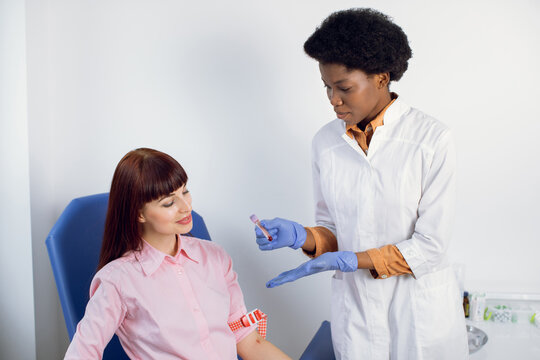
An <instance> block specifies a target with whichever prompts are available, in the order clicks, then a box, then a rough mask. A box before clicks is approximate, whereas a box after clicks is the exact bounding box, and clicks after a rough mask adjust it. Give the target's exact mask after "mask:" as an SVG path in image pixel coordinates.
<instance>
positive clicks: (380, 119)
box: [345, 92, 399, 139]
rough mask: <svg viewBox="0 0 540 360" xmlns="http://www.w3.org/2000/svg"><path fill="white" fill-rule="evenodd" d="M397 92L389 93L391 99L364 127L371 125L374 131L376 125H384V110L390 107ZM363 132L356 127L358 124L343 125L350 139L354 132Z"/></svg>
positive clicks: (352, 137)
mask: <svg viewBox="0 0 540 360" xmlns="http://www.w3.org/2000/svg"><path fill="white" fill-rule="evenodd" d="M398 96H399V95H398V94H396V93H393V92H392V93H390V97H391V99H392V101H390V102H389V103H388V105H386V106H385V107H384V109H382V110H381V111H380V112H379V113H378V114H377V116H375V118H374V119H373V120H371V121H370V122H369V124H368V125H367V126H366V129H367V128H368V126H369V125H371V128H372V131H375V129H376V128H377V127H378V126H381V125H384V114H385V113H386V110H387V109H388V108H389V107H390V105H392V104H393V103H394V101H396V99H397V98H398ZM355 131H356V132H363V131H362V130H360V128H359V127H358V124H354V125H346V127H345V132H346V134H347V135H348V136H349V137H350V138H351V139H354V132H355Z"/></svg>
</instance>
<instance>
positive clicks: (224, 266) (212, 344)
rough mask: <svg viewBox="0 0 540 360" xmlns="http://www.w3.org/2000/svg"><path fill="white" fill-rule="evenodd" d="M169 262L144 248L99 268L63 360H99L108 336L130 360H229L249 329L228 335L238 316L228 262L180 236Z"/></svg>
mask: <svg viewBox="0 0 540 360" xmlns="http://www.w3.org/2000/svg"><path fill="white" fill-rule="evenodd" d="M178 248H179V249H178V253H177V254H176V255H175V256H174V257H173V256H170V255H166V254H164V253H162V252H161V251H159V250H156V249H155V248H153V247H152V246H150V245H149V244H148V243H146V242H144V245H143V249H142V250H141V251H140V252H129V253H127V254H126V255H125V256H123V257H122V258H119V259H116V260H114V261H112V262H110V263H109V264H107V265H106V266H105V267H103V268H102V269H101V270H100V271H99V272H98V273H97V274H96V276H94V279H93V280H92V284H91V285H90V300H89V302H88V305H87V306H86V312H85V314H84V317H83V319H82V320H81V321H80V322H79V324H78V325H77V331H76V333H75V336H74V337H73V340H72V341H71V344H70V345H69V348H68V350H67V353H66V356H65V359H101V357H102V354H103V350H104V349H105V346H106V345H107V343H108V342H109V340H110V339H111V338H112V336H113V334H114V333H115V332H116V334H117V335H118V337H119V338H120V342H121V343H122V346H123V347H124V350H125V351H126V353H127V355H128V356H129V357H130V358H131V359H160V360H161V359H163V360H166V359H228V360H232V359H236V344H237V343H238V342H239V341H240V340H242V339H243V338H244V337H246V336H247V335H248V334H249V333H250V332H252V331H253V330H255V326H251V327H249V328H243V329H241V330H239V331H236V332H234V333H233V332H232V331H231V330H230V329H229V326H228V324H227V323H228V322H230V321H234V320H238V319H239V318H240V317H241V316H242V315H244V314H245V313H246V307H245V305H244V299H243V295H242V290H241V289H240V286H239V285H238V281H237V276H236V273H235V272H234V271H233V269H232V261H231V258H230V257H229V255H228V254H227V253H226V252H225V250H223V249H222V248H221V247H220V246H219V245H217V244H215V243H213V242H211V241H206V240H199V239H195V238H191V237H186V236H180V237H179V246H178Z"/></svg>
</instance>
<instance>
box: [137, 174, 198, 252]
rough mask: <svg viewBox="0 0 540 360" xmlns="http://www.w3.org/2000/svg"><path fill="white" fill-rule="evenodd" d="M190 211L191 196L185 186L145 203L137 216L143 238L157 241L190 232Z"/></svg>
mask: <svg viewBox="0 0 540 360" xmlns="http://www.w3.org/2000/svg"><path fill="white" fill-rule="evenodd" d="M191 209H192V208H191V195H190V193H189V191H188V190H187V189H186V186H185V185H184V186H182V187H181V188H179V189H177V190H176V191H174V192H172V193H170V194H167V195H164V196H162V197H160V198H159V199H156V200H154V201H151V202H148V203H146V204H145V205H144V207H143V208H142V210H141V214H140V216H139V222H140V223H141V224H142V226H143V238H144V239H145V240H147V241H149V240H159V239H163V238H167V237H174V235H175V234H185V233H188V232H190V231H191V229H192V227H193V221H192V219H191Z"/></svg>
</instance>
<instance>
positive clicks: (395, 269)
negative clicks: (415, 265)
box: [366, 245, 412, 279]
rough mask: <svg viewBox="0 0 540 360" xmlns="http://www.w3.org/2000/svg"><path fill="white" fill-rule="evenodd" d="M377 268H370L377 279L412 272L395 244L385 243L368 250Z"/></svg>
mask: <svg viewBox="0 0 540 360" xmlns="http://www.w3.org/2000/svg"><path fill="white" fill-rule="evenodd" d="M366 252H367V254H368V256H369V258H370V259H371V262H372V263H373V266H374V267H375V269H370V270H369V271H370V273H371V276H373V278H375V279H386V278H389V277H390V276H396V275H405V274H412V271H411V268H410V267H409V264H407V261H405V259H404V258H403V255H401V252H399V250H398V248H397V247H396V246H395V245H385V246H382V247H380V248H374V249H369V250H367V251H366Z"/></svg>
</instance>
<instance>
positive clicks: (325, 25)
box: [304, 8, 412, 81]
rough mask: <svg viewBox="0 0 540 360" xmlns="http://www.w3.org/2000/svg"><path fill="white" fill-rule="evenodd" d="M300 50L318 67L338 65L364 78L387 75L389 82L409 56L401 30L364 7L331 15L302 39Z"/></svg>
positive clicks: (405, 66)
mask: <svg viewBox="0 0 540 360" xmlns="http://www.w3.org/2000/svg"><path fill="white" fill-rule="evenodd" d="M304 51H305V52H306V54H308V55H309V56H310V57H312V58H314V59H315V60H317V61H319V62H320V63H322V64H342V65H344V66H345V67H347V68H348V69H351V70H352V69H357V70H362V71H363V72H365V73H366V74H368V75H372V74H380V73H384V72H388V73H390V81H397V80H399V79H401V76H402V75H403V73H404V72H405V70H407V66H408V63H407V62H408V60H409V59H410V58H411V56H412V51H411V48H410V47H409V42H408V40H407V35H405V33H404V32H403V30H402V29H401V28H400V27H399V26H398V25H396V24H394V23H393V22H392V20H391V18H390V17H388V16H387V15H385V14H383V13H380V12H378V11H376V10H373V9H368V8H355V9H349V10H342V11H337V12H335V13H333V14H331V15H330V16H329V17H327V18H326V19H325V20H324V21H323V22H322V24H321V26H319V27H318V28H317V29H316V30H315V32H314V33H313V34H312V35H311V36H310V37H309V39H307V40H306V42H305V43H304Z"/></svg>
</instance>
